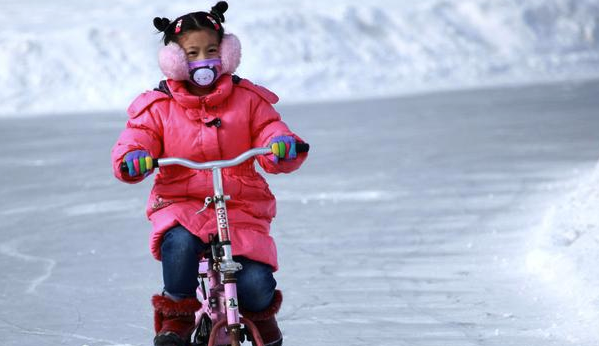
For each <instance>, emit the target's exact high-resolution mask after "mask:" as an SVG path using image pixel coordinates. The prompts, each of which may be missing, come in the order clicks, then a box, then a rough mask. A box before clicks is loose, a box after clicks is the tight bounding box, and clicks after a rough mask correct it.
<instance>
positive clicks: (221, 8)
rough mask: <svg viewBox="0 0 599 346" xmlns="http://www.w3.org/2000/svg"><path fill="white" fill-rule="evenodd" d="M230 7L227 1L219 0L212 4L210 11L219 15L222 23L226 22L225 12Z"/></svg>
mask: <svg viewBox="0 0 599 346" xmlns="http://www.w3.org/2000/svg"><path fill="white" fill-rule="evenodd" d="M228 9H229V4H227V2H226V1H219V2H217V3H216V5H214V6H212V8H211V9H210V13H211V14H212V15H213V16H215V17H217V18H218V20H219V21H220V22H221V23H224V22H225V16H224V13H225V12H227V10H228Z"/></svg>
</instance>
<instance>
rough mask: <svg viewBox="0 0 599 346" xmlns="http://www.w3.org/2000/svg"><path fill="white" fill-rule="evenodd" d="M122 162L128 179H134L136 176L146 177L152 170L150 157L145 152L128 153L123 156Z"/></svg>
mask: <svg viewBox="0 0 599 346" xmlns="http://www.w3.org/2000/svg"><path fill="white" fill-rule="evenodd" d="M123 162H125V163H127V167H128V168H129V176H130V177H136V176H138V175H143V176H144V177H146V176H148V175H150V173H152V171H153V170H154V167H153V166H154V164H153V162H154V161H153V159H152V156H150V154H148V152H147V151H145V150H135V151H131V152H128V153H127V155H125V158H124V159H123Z"/></svg>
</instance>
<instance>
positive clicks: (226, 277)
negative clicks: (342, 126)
mask: <svg viewBox="0 0 599 346" xmlns="http://www.w3.org/2000/svg"><path fill="white" fill-rule="evenodd" d="M270 153H272V151H271V149H270V148H255V149H251V150H249V151H246V152H245V153H243V154H241V155H239V156H238V157H236V158H234V159H232V160H220V161H212V162H205V163H198V162H194V161H190V160H186V159H180V158H163V159H158V160H157V164H158V166H167V165H181V166H185V167H188V168H191V169H198V170H207V169H210V170H212V182H213V185H214V196H212V198H211V199H210V197H208V198H207V199H206V204H205V205H206V206H207V205H208V204H209V203H214V210H215V213H216V220H217V222H216V223H217V230H218V244H217V245H215V244H214V242H211V258H210V257H209V258H205V259H202V260H201V261H200V270H199V273H198V276H199V278H200V287H198V293H199V294H200V295H201V297H202V298H203V300H204V303H203V306H202V308H201V309H200V310H199V311H197V312H196V327H197V330H196V339H197V333H199V330H200V328H203V327H204V328H207V329H211V331H210V336H209V339H208V340H207V341H208V346H213V345H226V344H230V345H232V346H239V345H240V344H241V342H242V341H243V340H242V334H241V323H240V322H242V323H243V324H244V325H245V326H246V328H247V329H249V331H248V333H249V334H251V337H252V339H253V341H254V343H255V345H256V346H263V342H262V338H261V337H260V334H259V333H258V331H257V329H256V327H255V326H254V324H253V323H252V322H251V321H250V320H247V319H245V318H243V317H240V315H239V304H238V301H237V280H236V278H235V273H236V272H237V271H239V270H241V269H242V266H241V264H239V263H237V262H235V261H234V260H233V254H232V251H231V240H230V237H229V220H228V218H227V206H226V201H227V200H229V199H231V197H230V196H227V195H225V194H224V188H223V180H222V168H226V167H232V166H236V165H239V164H240V163H242V162H244V161H246V160H248V159H250V158H251V157H254V156H257V155H265V154H270ZM205 279H208V284H209V289H208V290H206V286H205V283H204V280H205ZM223 286H224V287H223ZM223 310H224V311H223ZM204 316H207V317H208V318H209V319H210V324H211V325H210V326H203V325H202V323H205V324H207V323H208V321H206V320H202V319H203V318H205V317H204ZM213 321H216V323H213ZM225 324H226V331H227V332H226V334H225V333H224V332H223V327H225ZM206 331H207V330H206ZM227 334H228V335H227ZM204 341H206V340H204Z"/></svg>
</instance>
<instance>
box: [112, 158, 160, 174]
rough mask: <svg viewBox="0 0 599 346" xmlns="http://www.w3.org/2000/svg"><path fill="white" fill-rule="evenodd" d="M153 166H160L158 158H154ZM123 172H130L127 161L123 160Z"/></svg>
mask: <svg viewBox="0 0 599 346" xmlns="http://www.w3.org/2000/svg"><path fill="white" fill-rule="evenodd" d="M152 167H158V159H152ZM120 169H121V173H127V172H129V167H128V166H127V163H126V162H121V168H120Z"/></svg>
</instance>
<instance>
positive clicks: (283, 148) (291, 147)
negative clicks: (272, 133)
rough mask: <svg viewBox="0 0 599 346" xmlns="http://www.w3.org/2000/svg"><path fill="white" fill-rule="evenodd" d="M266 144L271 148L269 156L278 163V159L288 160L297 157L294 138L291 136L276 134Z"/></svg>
mask: <svg viewBox="0 0 599 346" xmlns="http://www.w3.org/2000/svg"><path fill="white" fill-rule="evenodd" d="M268 146H269V147H270V148H271V149H272V155H271V156H270V157H269V158H270V159H271V160H272V161H273V162H274V163H279V159H283V160H285V161H289V160H293V159H295V158H296V157H297V152H296V151H295V138H294V137H292V136H277V137H275V138H273V139H272V140H271V141H270V144H269V145H268Z"/></svg>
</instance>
